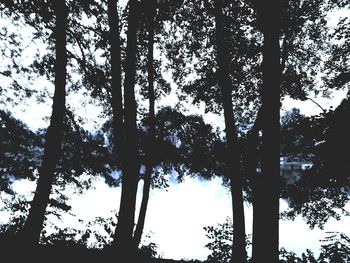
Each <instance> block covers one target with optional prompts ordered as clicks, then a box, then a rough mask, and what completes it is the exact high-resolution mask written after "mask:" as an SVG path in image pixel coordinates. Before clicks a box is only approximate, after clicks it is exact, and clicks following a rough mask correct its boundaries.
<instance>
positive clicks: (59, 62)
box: [22, 1, 67, 245]
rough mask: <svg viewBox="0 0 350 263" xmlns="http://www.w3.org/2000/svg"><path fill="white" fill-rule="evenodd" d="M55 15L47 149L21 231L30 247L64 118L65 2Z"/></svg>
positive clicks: (57, 4) (42, 209) (45, 199)
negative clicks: (54, 56) (53, 76)
mask: <svg viewBox="0 0 350 263" xmlns="http://www.w3.org/2000/svg"><path fill="white" fill-rule="evenodd" d="M54 10H55V14H56V27H55V39H56V60H55V94H54V98H53V106H52V116H51V120H50V126H49V128H48V130H47V133H46V138H45V139H46V142H45V143H46V145H45V150H44V156H43V160H42V165H41V167H40V169H39V179H38V183H37V189H36V192H35V195H34V198H33V201H32V202H31V208H30V210H29V215H28V218H27V221H26V223H25V226H24V228H23V232H22V235H23V238H24V242H26V243H27V244H30V245H33V244H37V243H38V242H39V238H40V232H41V229H42V226H43V222H44V218H45V210H46V206H47V204H48V201H49V198H50V197H49V196H50V192H51V188H52V182H53V179H54V172H55V168H56V165H57V161H58V157H59V154H60V151H61V145H62V139H63V129H64V115H65V85H66V65H67V53H66V26H67V9H66V5H65V2H64V1H60V2H55V3H54Z"/></svg>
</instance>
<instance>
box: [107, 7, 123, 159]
mask: <svg viewBox="0 0 350 263" xmlns="http://www.w3.org/2000/svg"><path fill="white" fill-rule="evenodd" d="M108 24H109V33H110V40H109V42H110V53H111V71H112V111H113V129H112V130H113V140H114V147H113V149H114V156H115V158H116V160H117V163H118V164H119V165H120V155H121V153H122V150H121V149H122V143H123V101H122V87H121V51H120V50H121V48H120V36H119V16H118V10H117V1H116V0H108Z"/></svg>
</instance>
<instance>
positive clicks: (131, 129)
mask: <svg viewBox="0 0 350 263" xmlns="http://www.w3.org/2000/svg"><path fill="white" fill-rule="evenodd" d="M128 5H129V16H128V32H127V48H126V70H125V84H124V105H125V107H124V112H125V115H124V123H125V125H124V129H125V142H124V143H125V147H123V160H122V163H123V165H122V172H123V175H122V193H121V199H120V208H119V216H118V224H117V227H116V231H115V233H114V240H113V244H114V246H116V248H117V252H118V253H119V255H120V256H121V257H122V258H124V256H132V255H133V239H132V236H133V229H134V219H135V204H136V192H137V183H138V177H139V169H138V167H139V164H138V153H137V127H136V100H135V74H136V51H137V50H136V48H137V47H136V41H137V24H138V1H137V0H130V1H129V3H128Z"/></svg>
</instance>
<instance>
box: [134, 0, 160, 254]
mask: <svg viewBox="0 0 350 263" xmlns="http://www.w3.org/2000/svg"><path fill="white" fill-rule="evenodd" d="M148 8H149V10H148V12H149V21H148V23H149V24H148V61H147V72H148V99H149V134H148V141H149V142H148V147H147V149H146V151H147V152H146V154H147V156H146V161H147V164H146V174H145V178H144V180H143V181H144V184H143V195H142V201H141V207H140V212H139V217H138V221H137V224H136V229H135V232H134V244H135V247H136V248H137V247H138V246H139V244H140V241H141V238H142V233H143V228H144V225H145V218H146V211H147V206H148V199H149V192H150V189H151V178H152V173H153V166H154V162H153V154H152V152H153V151H152V150H151V147H152V145H153V143H154V142H155V137H156V127H155V109H154V104H155V94H154V58H153V46H154V16H155V5H154V1H151V2H150V3H149V5H148Z"/></svg>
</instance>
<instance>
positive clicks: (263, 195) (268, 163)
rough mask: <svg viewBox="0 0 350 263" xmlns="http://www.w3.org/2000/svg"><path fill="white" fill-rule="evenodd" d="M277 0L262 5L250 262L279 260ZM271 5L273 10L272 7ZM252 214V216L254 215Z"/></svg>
mask: <svg viewBox="0 0 350 263" xmlns="http://www.w3.org/2000/svg"><path fill="white" fill-rule="evenodd" d="M280 5H281V3H280V1H279V0H274V1H273V2H269V3H267V2H265V3H264V4H262V5H261V7H262V8H261V22H262V30H263V34H264V47H263V69H262V70H263V89H262V107H263V122H262V133H263V135H262V156H261V172H262V175H261V177H262V178H261V179H262V181H263V182H264V188H262V185H261V184H258V187H257V193H256V195H257V196H256V197H257V198H258V199H259V202H258V203H257V204H256V205H257V208H256V209H257V211H256V212H257V213H258V214H257V216H258V218H254V220H257V221H256V224H254V225H253V227H254V229H253V231H254V232H255V234H254V240H253V241H254V243H253V257H254V258H253V262H255V263H257V262H271V263H277V262H278V254H279V253H278V251H279V248H278V239H279V195H280V84H281V65H280V46H279V33H280V23H281V22H280V19H281V6H280ZM272 7H273V12H271V10H270V9H271V8H272ZM254 217H255V215H254Z"/></svg>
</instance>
